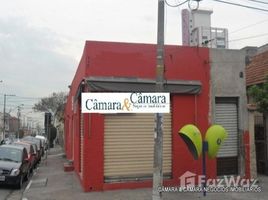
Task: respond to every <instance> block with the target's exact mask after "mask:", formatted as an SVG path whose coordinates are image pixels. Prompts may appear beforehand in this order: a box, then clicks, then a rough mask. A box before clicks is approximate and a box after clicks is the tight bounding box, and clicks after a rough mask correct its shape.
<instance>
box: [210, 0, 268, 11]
mask: <svg viewBox="0 0 268 200" xmlns="http://www.w3.org/2000/svg"><path fill="white" fill-rule="evenodd" d="M213 1H216V2H220V3H225V4H230V5H234V6H240V7H244V8H249V9H254V10H260V11H264V12H268V10H267V9H262V8H257V7H253V6H248V5H244V4H239V3H233V2H229V1H223V0H213Z"/></svg>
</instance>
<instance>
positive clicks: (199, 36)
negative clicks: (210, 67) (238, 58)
mask: <svg viewBox="0 0 268 200" xmlns="http://www.w3.org/2000/svg"><path fill="white" fill-rule="evenodd" d="M212 13H213V11H212V10H192V11H189V10H188V9H184V10H182V44H183V45H184V46H201V47H209V48H221V49H228V30H227V29H226V28H215V27H211V17H210V16H211V14H212Z"/></svg>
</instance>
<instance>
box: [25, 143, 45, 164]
mask: <svg viewBox="0 0 268 200" xmlns="http://www.w3.org/2000/svg"><path fill="white" fill-rule="evenodd" d="M20 141H21V142H25V143H28V144H31V145H33V147H34V151H35V153H36V162H35V165H34V166H35V167H36V166H37V164H38V163H40V161H41V156H42V154H41V150H40V148H41V147H40V141H34V140H27V139H26V140H25V139H24V138H22V139H21V140H20Z"/></svg>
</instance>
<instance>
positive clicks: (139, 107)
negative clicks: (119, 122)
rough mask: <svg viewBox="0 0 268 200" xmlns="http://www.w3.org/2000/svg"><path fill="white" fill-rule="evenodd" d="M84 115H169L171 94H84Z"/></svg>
mask: <svg viewBox="0 0 268 200" xmlns="http://www.w3.org/2000/svg"><path fill="white" fill-rule="evenodd" d="M81 107H82V113H169V112H170V94H169V93H141V92H133V93H101V92H98V93H82V105H81Z"/></svg>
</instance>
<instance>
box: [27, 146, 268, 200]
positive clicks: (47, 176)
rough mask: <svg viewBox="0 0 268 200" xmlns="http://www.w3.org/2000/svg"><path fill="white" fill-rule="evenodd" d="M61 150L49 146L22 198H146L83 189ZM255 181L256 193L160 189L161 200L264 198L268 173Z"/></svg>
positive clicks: (141, 193) (143, 192)
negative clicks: (67, 167)
mask: <svg viewBox="0 0 268 200" xmlns="http://www.w3.org/2000/svg"><path fill="white" fill-rule="evenodd" d="M65 161H66V160H65V158H63V152H62V150H61V148H60V147H59V146H56V147H55V148H53V149H50V152H49V155H48V159H47V160H46V161H43V162H42V163H41V165H40V167H39V169H38V170H37V173H36V174H35V175H34V176H33V177H32V182H31V184H29V185H28V187H27V188H26V190H25V191H24V194H23V200H73V199H77V200H78V199H79V200H114V199H115V200H125V199H127V200H150V199H152V197H151V195H152V190H151V189H150V188H147V189H134V190H113V191H105V192H88V193H85V192H83V190H82V188H81V186H80V183H79V180H78V178H77V175H76V174H75V173H74V172H64V171H63V163H64V162H65ZM259 185H260V186H261V187H262V192H260V193H253V192H252V193H208V194H207V196H206V197H203V194H202V193H189V192H188V193H164V194H163V199H164V200H167V199H169V200H178V199H186V200H187V199H189V200H190V199H207V200H210V199H211V200H212V199H224V200H228V199H230V200H231V199H232V200H233V199H241V200H242V199H243V200H246V199H250V200H252V199H260V200H262V199H263V200H264V199H267V196H268V177H267V176H263V177H260V182H259Z"/></svg>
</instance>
